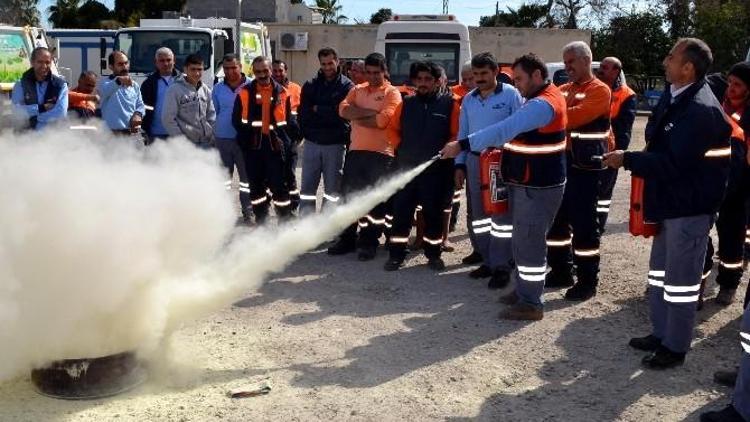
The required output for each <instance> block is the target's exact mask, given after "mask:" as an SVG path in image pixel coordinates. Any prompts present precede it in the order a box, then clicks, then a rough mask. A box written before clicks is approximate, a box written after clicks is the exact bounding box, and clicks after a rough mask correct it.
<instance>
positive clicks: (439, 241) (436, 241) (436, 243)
mask: <svg viewBox="0 0 750 422" xmlns="http://www.w3.org/2000/svg"><path fill="white" fill-rule="evenodd" d="M422 240H423V241H425V242H427V243H429V244H430V245H434V246H439V245H442V244H443V239H442V238H440V239H430V238H429V237H427V236H422Z"/></svg>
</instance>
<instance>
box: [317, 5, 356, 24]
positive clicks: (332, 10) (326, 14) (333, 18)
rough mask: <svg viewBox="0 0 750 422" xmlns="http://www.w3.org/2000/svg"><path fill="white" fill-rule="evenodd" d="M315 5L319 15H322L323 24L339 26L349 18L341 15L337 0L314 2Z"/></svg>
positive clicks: (340, 7)
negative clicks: (318, 9)
mask: <svg viewBox="0 0 750 422" xmlns="http://www.w3.org/2000/svg"><path fill="white" fill-rule="evenodd" d="M315 5H316V6H317V7H318V8H320V14H321V15H323V23H328V24H340V23H344V22H346V21H347V20H349V18H347V17H346V16H344V15H342V14H341V9H343V7H342V6H341V3H339V1H338V0H315Z"/></svg>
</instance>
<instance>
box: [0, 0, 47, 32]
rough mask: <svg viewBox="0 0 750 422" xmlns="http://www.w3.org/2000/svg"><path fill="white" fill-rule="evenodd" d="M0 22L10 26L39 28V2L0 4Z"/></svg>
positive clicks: (23, 0) (11, 0)
mask: <svg viewBox="0 0 750 422" xmlns="http://www.w3.org/2000/svg"><path fill="white" fill-rule="evenodd" d="M0 20H2V21H4V22H6V23H8V24H10V25H12V26H26V25H29V26H39V0H7V1H2V2H0Z"/></svg>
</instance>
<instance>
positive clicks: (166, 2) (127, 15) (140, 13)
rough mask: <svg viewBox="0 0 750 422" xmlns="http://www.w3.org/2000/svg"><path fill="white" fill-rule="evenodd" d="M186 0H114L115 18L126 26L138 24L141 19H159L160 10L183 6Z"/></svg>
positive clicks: (177, 9) (176, 9)
mask: <svg viewBox="0 0 750 422" xmlns="http://www.w3.org/2000/svg"><path fill="white" fill-rule="evenodd" d="M186 2H187V0H115V19H117V20H118V21H120V22H122V23H123V24H124V25H126V26H138V24H139V22H140V20H141V19H144V18H145V19H159V18H161V16H162V12H165V11H177V12H180V11H182V10H183V9H184V8H185V3H186Z"/></svg>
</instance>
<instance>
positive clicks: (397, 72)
mask: <svg viewBox="0 0 750 422" xmlns="http://www.w3.org/2000/svg"><path fill="white" fill-rule="evenodd" d="M458 52H459V45H458V44H457V43H445V44H438V43H434V44H433V43H430V44H427V43H387V44H386V45H385V57H386V60H387V62H388V73H390V76H391V83H393V84H394V85H402V84H406V83H411V81H410V80H409V67H410V66H411V64H412V63H414V62H416V61H430V62H433V63H435V64H437V65H440V66H442V67H443V69H445V73H446V75H447V76H448V82H452V83H456V82H457V81H458V65H459V63H458Z"/></svg>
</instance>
